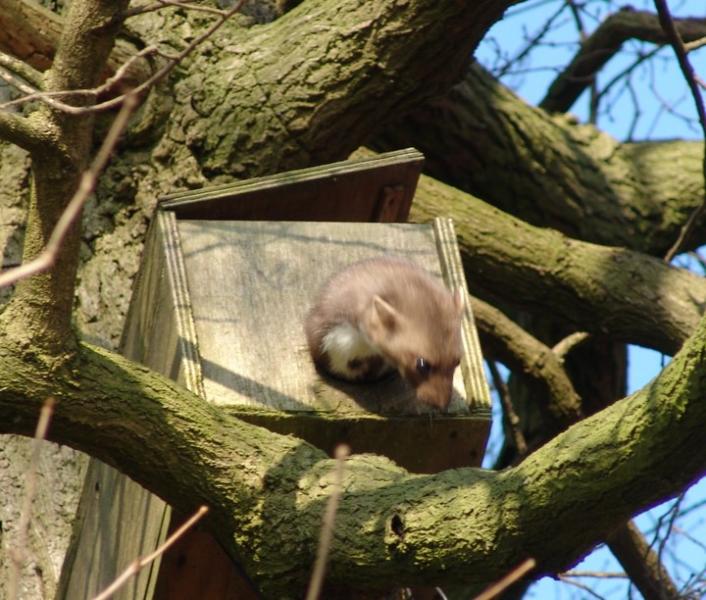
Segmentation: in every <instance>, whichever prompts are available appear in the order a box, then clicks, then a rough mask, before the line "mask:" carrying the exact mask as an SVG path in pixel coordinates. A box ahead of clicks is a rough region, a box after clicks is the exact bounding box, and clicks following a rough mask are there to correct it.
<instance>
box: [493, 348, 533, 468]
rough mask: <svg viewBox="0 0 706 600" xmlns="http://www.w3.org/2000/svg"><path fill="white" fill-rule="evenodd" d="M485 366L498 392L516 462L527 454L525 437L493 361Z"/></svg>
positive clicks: (508, 393) (508, 391)
mask: <svg viewBox="0 0 706 600" xmlns="http://www.w3.org/2000/svg"><path fill="white" fill-rule="evenodd" d="M487 364H488V369H489V370H490V376H491V377H492V378H493V385H494V386H495V389H496V390H497V391H498V397H499V398H500V403H501V404H502V407H503V414H504V415H505V420H506V421H507V424H508V427H509V428H510V432H511V433H512V439H513V441H514V442H515V448H517V455H518V460H521V459H522V458H524V457H525V455H526V454H527V440H525V436H524V434H523V433H522V429H521V428H520V417H518V416H517V413H516V412H515V408H514V407H513V406H512V400H511V398H510V390H509V389H508V387H507V384H506V383H505V382H504V381H503V378H502V376H501V375H500V371H499V370H498V367H497V365H496V364H495V361H492V360H489V361H487Z"/></svg>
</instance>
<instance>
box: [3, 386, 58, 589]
mask: <svg viewBox="0 0 706 600" xmlns="http://www.w3.org/2000/svg"><path fill="white" fill-rule="evenodd" d="M54 402H55V401H54V398H47V400H46V401H45V402H44V406H42V412H41V413H40V414H39V420H38V421H37V428H36V430H35V432H34V439H33V440H32V455H31V458H30V462H29V467H28V468H27V473H26V482H25V497H24V501H23V502H22V511H21V512H20V519H19V522H18V524H17V545H16V547H15V548H10V550H9V552H8V554H9V556H10V561H11V563H12V565H11V567H10V580H9V582H8V586H7V593H8V598H10V600H14V599H15V598H17V597H18V593H19V583H20V573H21V571H22V563H23V562H24V560H25V555H26V550H27V530H28V529H29V518H30V515H31V513H32V501H33V500H34V494H35V492H36V489H37V466H38V464H39V452H40V450H41V447H42V440H44V439H45V438H46V437H47V430H48V429H49V422H50V421H51V416H52V413H53V412H54Z"/></svg>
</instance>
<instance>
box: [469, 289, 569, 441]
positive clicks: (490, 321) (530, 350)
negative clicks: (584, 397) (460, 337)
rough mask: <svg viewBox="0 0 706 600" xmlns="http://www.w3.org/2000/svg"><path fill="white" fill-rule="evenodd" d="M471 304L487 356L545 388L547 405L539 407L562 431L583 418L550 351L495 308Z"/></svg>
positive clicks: (558, 363) (564, 372) (564, 373)
mask: <svg viewBox="0 0 706 600" xmlns="http://www.w3.org/2000/svg"><path fill="white" fill-rule="evenodd" d="M471 302H472V304H473V314H474V316H475V319H476V324H477V326H478V330H479V332H480V334H481V342H482V343H483V346H484V349H485V350H486V352H490V354H491V355H494V356H496V357H497V358H498V359H500V360H501V361H502V362H504V363H505V364H506V365H508V366H509V367H510V368H512V369H513V370H515V371H518V372H522V373H523V374H524V375H525V376H526V377H528V378H530V379H531V380H532V381H534V382H537V383H539V384H541V385H544V386H546V389H547V392H548V394H547V396H548V400H549V402H548V404H547V405H546V406H540V409H541V410H542V412H543V413H545V412H547V413H549V415H550V418H551V419H553V420H555V421H556V422H557V423H559V424H561V426H562V427H568V426H569V425H570V424H572V423H575V422H576V421H578V420H579V419H580V418H581V416H582V412H581V400H580V398H579V396H578V394H577V393H576V390H575V389H574V386H573V384H572V383H571V381H570V380H569V377H568V376H567V374H566V371H565V370H564V367H563V366H562V364H561V362H560V360H559V359H558V358H557V356H556V355H555V354H554V353H553V352H552V350H551V349H550V348H548V347H547V346H546V345H545V344H543V343H542V342H541V341H539V340H538V339H537V338H535V337H534V336H532V335H530V334H529V333H528V332H527V331H525V330H524V329H522V327H520V326H519V325H517V324H516V323H514V322H513V321H512V320H511V319H509V318H508V317H507V316H506V315H505V314H503V313H502V312H501V311H499V310H498V309H497V308H494V307H493V306H490V305H489V304H488V303H486V302H483V301H482V300H480V299H479V298H476V297H472V298H471Z"/></svg>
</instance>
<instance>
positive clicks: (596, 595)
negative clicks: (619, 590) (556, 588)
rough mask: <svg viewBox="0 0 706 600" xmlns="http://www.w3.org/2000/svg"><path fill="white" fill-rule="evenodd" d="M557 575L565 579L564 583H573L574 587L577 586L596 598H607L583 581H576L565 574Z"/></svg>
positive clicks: (562, 579)
mask: <svg viewBox="0 0 706 600" xmlns="http://www.w3.org/2000/svg"><path fill="white" fill-rule="evenodd" d="M557 577H558V578H559V579H560V580H561V581H563V582H564V583H567V584H569V585H573V586H574V587H577V588H579V589H580V590H583V591H584V592H586V593H587V594H589V595H591V596H593V597H594V598H598V599H599V600H605V598H604V597H603V596H601V595H600V594H597V593H596V592H594V591H593V590H592V589H591V588H590V587H588V586H587V585H584V584H583V583H579V582H578V581H574V580H573V579H571V578H570V577H565V576H564V575H558V576H557Z"/></svg>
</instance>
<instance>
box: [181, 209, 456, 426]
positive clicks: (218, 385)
mask: <svg viewBox="0 0 706 600" xmlns="http://www.w3.org/2000/svg"><path fill="white" fill-rule="evenodd" d="M178 227H179V235H180V238H181V244H182V250H183V254H184V261H185V264H186V271H187V281H188V285H189V293H190V296H191V302H192V305H193V310H194V321H195V324H196V331H197V337H198V340H199V341H198V343H199V348H200V355H201V368H202V370H203V376H204V388H205V391H206V398H207V399H208V400H210V401H212V402H215V403H216V404H219V405H222V406H227V405H233V404H235V405H240V406H250V407H261V408H269V409H275V410H284V411H308V410H315V411H317V412H330V413H334V414H335V415H338V416H344V415H347V414H349V415H350V414H355V413H362V412H366V411H373V412H376V413H380V412H392V413H395V412H399V409H400V408H401V407H404V406H406V405H407V404H409V401H410V399H411V398H412V397H413V395H414V391H413V390H412V388H411V387H410V386H408V385H407V384H406V383H404V382H403V381H402V380H401V379H400V378H399V377H396V376H393V377H391V378H389V379H387V380H383V381H382V382H378V383H375V384H369V385H361V384H344V383H342V382H336V381H333V380H330V379H322V378H321V376H320V375H319V374H318V373H317V372H316V370H315V369H314V367H313V364H312V362H311V359H310V357H309V353H308V350H307V348H306V342H305V338H304V333H303V329H302V323H303V319H304V315H305V313H306V311H307V310H308V308H309V305H310V303H311V300H312V298H313V295H314V294H315V293H316V291H317V290H318V289H319V287H320V286H321V285H322V283H323V282H324V281H325V280H326V279H327V278H328V277H329V276H330V275H332V274H333V273H335V272H337V271H338V270H340V269H341V268H343V267H344V266H346V265H348V264H350V263H351V262H354V261H356V260H359V259H362V258H368V257H371V256H379V255H381V254H395V255H402V256H405V257H408V258H410V259H411V260H414V261H415V262H416V263H418V264H420V265H422V266H423V267H425V268H426V269H428V270H429V271H430V272H431V273H433V274H435V275H437V276H439V277H440V276H441V270H440V265H439V259H438V255H437V247H436V242H435V237H434V229H433V227H432V226H430V225H409V224H355V226H351V225H350V224H346V223H270V222H242V223H223V222H214V221H191V220H189V221H179V222H178ZM465 396H466V394H465V389H464V385H463V381H462V378H461V372H460V370H459V371H457V376H456V381H455V393H454V401H453V405H452V407H451V412H452V413H453V412H456V413H463V412H467V411H466V410H465V408H466V397H465Z"/></svg>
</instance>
